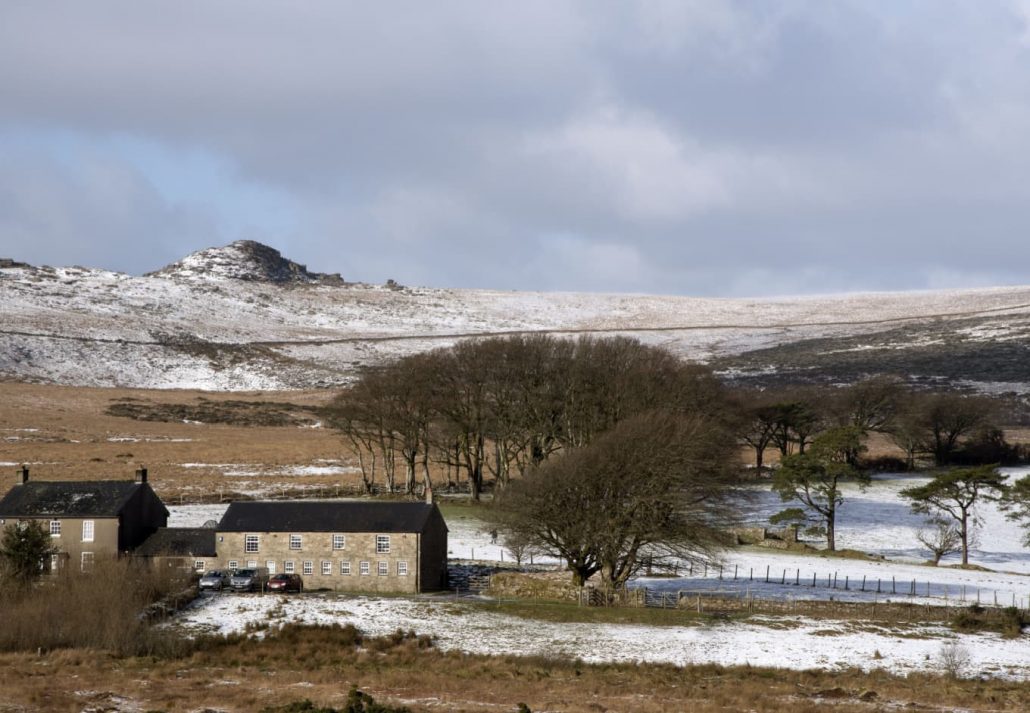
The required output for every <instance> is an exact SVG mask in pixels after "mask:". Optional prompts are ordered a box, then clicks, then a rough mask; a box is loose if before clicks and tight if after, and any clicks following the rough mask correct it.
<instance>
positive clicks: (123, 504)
mask: <svg viewBox="0 0 1030 713" xmlns="http://www.w3.org/2000/svg"><path fill="white" fill-rule="evenodd" d="M33 520H34V521H37V522H41V523H42V524H43V527H44V528H46V529H47V530H48V531H49V532H50V537H51V540H52V541H53V544H54V547H55V548H56V549H57V553H56V554H54V555H53V556H52V557H51V561H50V569H51V570H52V571H53V570H57V569H61V568H64V567H75V568H79V569H82V570H89V569H90V568H91V567H92V566H93V563H94V562H95V561H96V560H98V559H100V558H102V557H118V556H120V555H124V554H129V553H131V552H132V551H133V550H135V549H136V548H137V547H139V545H140V544H142V543H143V541H144V540H146V539H147V538H148V537H149V536H150V535H152V534H153V533H154V532H156V531H157V530H158V528H162V527H164V526H165V525H167V524H168V509H167V508H166V507H165V506H164V503H162V502H161V499H160V498H158V497H157V495H156V494H155V493H154V491H153V490H152V489H151V487H150V485H149V484H148V483H147V470H146V468H140V469H139V470H137V471H136V479H135V480H130V481H117V480H93V481H30V480H29V470H28V468H25V467H22V468H21V470H20V471H19V474H18V480H17V481H15V485H14V487H12V488H11V489H10V490H9V491H8V493H7V494H6V495H5V496H4V497H3V499H2V500H0V527H5V526H6V525H8V524H10V523H12V522H25V521H33Z"/></svg>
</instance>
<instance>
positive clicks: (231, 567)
mask: <svg viewBox="0 0 1030 713" xmlns="http://www.w3.org/2000/svg"><path fill="white" fill-rule="evenodd" d="M239 568H240V563H239V562H237V561H236V560H229V564H228V567H227V569H228V570H229V571H230V572H235V571H236V570H238V569H239Z"/></svg>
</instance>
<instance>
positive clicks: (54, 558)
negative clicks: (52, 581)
mask: <svg viewBox="0 0 1030 713" xmlns="http://www.w3.org/2000/svg"><path fill="white" fill-rule="evenodd" d="M60 569H61V555H59V554H57V553H54V554H52V555H50V571H51V572H57V571H58V570H60Z"/></svg>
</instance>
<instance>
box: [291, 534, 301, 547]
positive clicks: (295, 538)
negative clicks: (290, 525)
mask: <svg viewBox="0 0 1030 713" xmlns="http://www.w3.org/2000/svg"><path fill="white" fill-rule="evenodd" d="M300 546H301V537H300V535H290V549H291V550H299V549H300Z"/></svg>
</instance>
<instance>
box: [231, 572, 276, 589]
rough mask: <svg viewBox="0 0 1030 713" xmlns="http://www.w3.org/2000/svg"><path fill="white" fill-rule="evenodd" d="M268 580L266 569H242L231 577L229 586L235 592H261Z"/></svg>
mask: <svg viewBox="0 0 1030 713" xmlns="http://www.w3.org/2000/svg"><path fill="white" fill-rule="evenodd" d="M267 581H268V570H266V569H262V568H258V569H240V570H237V571H236V574H234V575H233V576H232V577H230V578H229V586H230V587H232V588H233V591H235V592H260V591H261V590H262V588H263V587H264V585H265V582H267Z"/></svg>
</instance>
